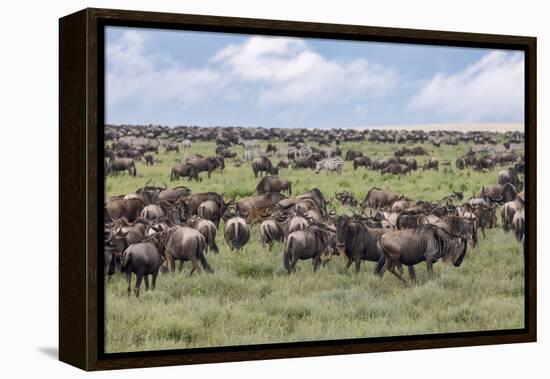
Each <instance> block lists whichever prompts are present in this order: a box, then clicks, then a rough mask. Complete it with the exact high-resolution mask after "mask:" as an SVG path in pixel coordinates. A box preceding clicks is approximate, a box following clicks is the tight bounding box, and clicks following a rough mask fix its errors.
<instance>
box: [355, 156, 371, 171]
mask: <svg viewBox="0 0 550 379" xmlns="http://www.w3.org/2000/svg"><path fill="white" fill-rule="evenodd" d="M371 164H372V161H371V159H370V158H369V157H357V158H354V159H353V169H354V170H357V167H361V166H362V167H366V168H369V167H370V166H371Z"/></svg>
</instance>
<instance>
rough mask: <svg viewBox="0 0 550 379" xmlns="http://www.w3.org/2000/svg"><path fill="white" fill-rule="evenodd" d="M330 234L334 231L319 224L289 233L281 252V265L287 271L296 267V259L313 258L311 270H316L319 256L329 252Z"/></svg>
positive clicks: (319, 260) (319, 261)
mask: <svg viewBox="0 0 550 379" xmlns="http://www.w3.org/2000/svg"><path fill="white" fill-rule="evenodd" d="M331 234H332V235H334V232H332V231H331V230H329V229H327V228H326V227H324V226H322V225H321V224H317V225H311V226H310V227H309V228H308V229H306V230H298V231H296V232H292V233H290V234H289V235H288V236H287V237H286V238H285V249H284V253H283V265H284V268H285V269H286V270H287V271H288V273H289V274H290V273H291V272H292V271H294V270H295V269H296V263H297V262H298V260H304V259H312V260H313V271H314V272H316V271H317V269H318V268H319V265H320V263H321V256H322V255H325V254H330V249H329V247H330V246H329V243H330V239H331Z"/></svg>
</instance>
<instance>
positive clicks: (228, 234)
mask: <svg viewBox="0 0 550 379" xmlns="http://www.w3.org/2000/svg"><path fill="white" fill-rule="evenodd" d="M223 236H224V238H225V241H226V242H227V244H228V245H229V248H230V249H231V250H232V251H233V250H237V251H239V250H242V248H243V247H244V245H246V244H247V243H248V241H249V240H250V228H249V227H248V225H247V224H246V220H245V219H244V218H242V217H233V218H230V219H229V220H227V222H226V223H225V228H224V233H223Z"/></svg>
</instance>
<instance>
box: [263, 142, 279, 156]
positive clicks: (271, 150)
mask: <svg viewBox="0 0 550 379" xmlns="http://www.w3.org/2000/svg"><path fill="white" fill-rule="evenodd" d="M265 152H266V153H267V154H269V153H276V152H277V146H275V145H273V144H271V143H268V144H267V148H266V149H265Z"/></svg>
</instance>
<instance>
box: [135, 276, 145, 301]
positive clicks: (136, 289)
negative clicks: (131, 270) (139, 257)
mask: <svg viewBox="0 0 550 379" xmlns="http://www.w3.org/2000/svg"><path fill="white" fill-rule="evenodd" d="M136 277H137V278H136V288H134V292H135V293H136V297H139V287H141V279H143V275H142V274H137V275H136Z"/></svg>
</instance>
